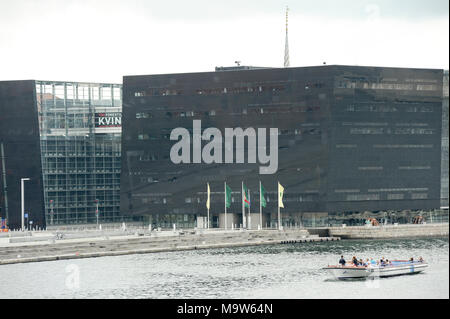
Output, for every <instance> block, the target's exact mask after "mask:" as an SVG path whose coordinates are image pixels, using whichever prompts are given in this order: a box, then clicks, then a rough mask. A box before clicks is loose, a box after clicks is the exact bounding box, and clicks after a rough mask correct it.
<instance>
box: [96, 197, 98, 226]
mask: <svg viewBox="0 0 450 319" xmlns="http://www.w3.org/2000/svg"><path fill="white" fill-rule="evenodd" d="M95 204H96V205H97V208H96V209H95V216H97V228H98V199H96V200H95Z"/></svg>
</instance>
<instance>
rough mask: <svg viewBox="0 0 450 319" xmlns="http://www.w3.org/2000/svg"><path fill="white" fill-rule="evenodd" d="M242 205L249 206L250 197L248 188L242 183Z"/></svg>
mask: <svg viewBox="0 0 450 319" xmlns="http://www.w3.org/2000/svg"><path fill="white" fill-rule="evenodd" d="M243 199H244V205H245V207H247V208H250V198H248V188H247V187H246V186H245V185H244V198H243Z"/></svg>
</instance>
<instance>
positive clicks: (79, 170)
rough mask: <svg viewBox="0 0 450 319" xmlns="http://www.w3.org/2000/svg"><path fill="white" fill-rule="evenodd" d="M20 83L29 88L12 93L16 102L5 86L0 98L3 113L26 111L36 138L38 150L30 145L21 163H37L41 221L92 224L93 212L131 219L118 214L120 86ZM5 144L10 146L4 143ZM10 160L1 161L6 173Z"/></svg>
mask: <svg viewBox="0 0 450 319" xmlns="http://www.w3.org/2000/svg"><path fill="white" fill-rule="evenodd" d="M22 83H27V84H28V86H27V88H28V90H27V91H26V92H25V91H23V92H20V96H16V100H17V102H16V103H15V104H12V103H10V102H9V101H10V100H11V98H8V94H11V92H14V90H12V89H11V88H9V90H10V91H7V89H5V90H4V92H5V93H4V94H3V95H2V96H0V98H1V100H2V101H3V102H2V103H3V105H2V107H3V108H4V111H5V114H13V113H14V111H16V109H17V110H28V111H27V113H24V116H25V115H26V116H28V117H30V121H31V120H32V121H33V122H32V123H33V124H34V125H35V126H34V131H33V138H34V139H37V140H38V141H39V145H40V149H39V150H37V149H34V151H33V156H32V157H33V159H32V160H31V161H30V162H29V163H27V164H26V165H24V166H27V165H31V163H35V164H36V165H37V164H39V166H40V167H39V168H40V172H39V173H40V175H41V177H40V180H41V181H42V184H41V189H40V190H39V189H37V188H35V189H34V191H33V192H34V193H36V194H39V193H40V194H42V202H43V207H42V211H41V212H40V213H39V214H41V215H42V217H41V220H42V223H40V225H41V226H44V225H45V224H46V225H47V226H49V225H68V224H89V223H96V222H97V212H98V220H99V222H102V223H105V222H121V221H128V220H130V218H129V217H123V216H122V215H121V214H120V203H119V201H120V170H121V112H122V85H120V84H105V83H79V82H56V81H17V82H16V83H14V84H15V85H17V86H18V87H21V86H23V84H22ZM1 85H3V86H5V85H6V83H1V82H0V86H1ZM14 107H16V109H13V108H14ZM9 117H10V116H9ZM9 117H6V118H5V119H4V120H5V121H6V120H7V119H8V118H9ZM6 124H7V125H9V126H11V127H16V128H20V127H22V126H23V125H24V124H25V123H24V122H23V120H22V122H20V121H19V120H17V121H15V122H12V121H9V122H8V123H6ZM6 124H5V125H6ZM12 133H13V132H12V131H7V132H5V133H2V137H4V138H5V139H6V138H10V137H11V134H12ZM4 144H8V145H5V146H4V147H8V148H10V147H11V146H10V143H6V141H5V143H4ZM22 145H23V146H24V145H25V144H23V143H22ZM25 151H26V152H28V150H26V149H25ZM13 161H14V159H13V157H12V156H11V157H9V158H6V160H4V161H3V163H4V164H5V170H6V172H8V169H9V167H11V166H12V165H13ZM16 179H17V177H16ZM11 183H15V182H11ZM8 188H9V187H8ZM8 193H10V192H8ZM36 196H37V195H36ZM9 202H10V203H11V202H12V200H10V201H9ZM34 209H35V210H36V208H34ZM9 210H10V212H11V213H12V214H13V215H14V216H15V215H17V214H19V215H20V211H17V209H13V210H12V209H9ZM36 214H37V213H36ZM9 215H11V214H9ZM11 220H12V219H11ZM44 220H45V221H46V223H45V222H44Z"/></svg>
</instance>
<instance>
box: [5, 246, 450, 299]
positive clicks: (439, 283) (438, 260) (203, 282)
mask: <svg viewBox="0 0 450 319" xmlns="http://www.w3.org/2000/svg"><path fill="white" fill-rule="evenodd" d="M341 254H343V255H344V256H345V257H346V258H347V259H351V257H352V256H357V257H358V258H366V257H367V258H368V257H373V258H380V257H386V258H388V259H409V258H410V257H415V258H418V257H419V256H422V257H423V258H424V259H425V260H426V261H427V262H428V263H429V267H428V268H427V270H426V271H425V272H424V273H422V274H417V275H410V276H400V277H393V278H386V279H376V280H369V281H350V282H348V281H345V282H342V281H335V280H333V279H331V278H330V276H329V274H328V273H327V272H326V271H324V270H321V268H322V267H324V266H327V265H328V264H336V263H337V262H338V260H339V257H340V255H341ZM448 262H449V242H448V238H434V239H396V240H345V241H339V242H321V243H301V244H285V245H269V246H258V247H242V248H222V249H210V250H198V251H196V250H194V251H183V252H167V253H154V254H143V255H126V256H117V257H101V258H88V259H75V260H61V261H52V262H39V263H26V264H11V265H2V266H0V278H1V285H0V298H7V299H8V298H14V299H15V298H177V299H185V298H186V299H189V298H214V299H216V298H217V299H222V298H231V299H249V298H250V299H302V298H307V299H310V298H342V299H369V298H382V299H396V298H398V299H409V298H418V299H427V298H439V299H440V298H446V299H448V298H449V264H448Z"/></svg>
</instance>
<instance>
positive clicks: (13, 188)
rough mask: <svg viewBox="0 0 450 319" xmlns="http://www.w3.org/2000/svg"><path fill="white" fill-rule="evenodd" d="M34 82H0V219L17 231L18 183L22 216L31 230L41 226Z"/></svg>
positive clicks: (20, 217) (43, 215)
mask: <svg viewBox="0 0 450 319" xmlns="http://www.w3.org/2000/svg"><path fill="white" fill-rule="evenodd" d="M35 101H36V94H35V85H34V81H8V82H0V216H1V218H3V219H7V221H8V226H9V228H11V229H19V228H20V227H21V221H22V215H21V210H22V207H21V179H22V178H30V180H29V181H25V182H24V190H25V191H24V203H25V209H24V212H25V214H28V219H27V220H25V222H27V223H28V222H29V221H32V222H33V226H37V227H43V226H44V225H45V214H44V193H43V181H42V174H41V153H40V144H39V122H38V112H37V109H36V107H35V105H36V103H35Z"/></svg>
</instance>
